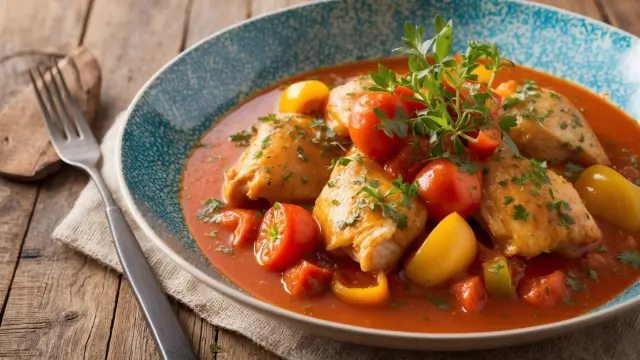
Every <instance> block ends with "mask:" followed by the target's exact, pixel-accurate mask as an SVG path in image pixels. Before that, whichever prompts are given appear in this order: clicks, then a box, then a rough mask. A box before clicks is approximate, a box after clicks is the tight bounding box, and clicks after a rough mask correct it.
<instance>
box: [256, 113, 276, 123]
mask: <svg viewBox="0 0 640 360" xmlns="http://www.w3.org/2000/svg"><path fill="white" fill-rule="evenodd" d="M258 120H260V121H262V122H271V121H276V120H277V117H276V114H274V113H271V114H269V115H266V116H260V117H259V118H258Z"/></svg>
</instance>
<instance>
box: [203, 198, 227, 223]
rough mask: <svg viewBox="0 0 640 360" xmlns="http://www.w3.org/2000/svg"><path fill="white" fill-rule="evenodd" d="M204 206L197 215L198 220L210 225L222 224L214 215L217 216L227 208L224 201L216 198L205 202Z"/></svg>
mask: <svg viewBox="0 0 640 360" xmlns="http://www.w3.org/2000/svg"><path fill="white" fill-rule="evenodd" d="M202 205H203V207H202V208H201V209H200V210H198V212H197V213H196V216H197V217H198V220H200V221H203V222H208V223H212V222H220V221H219V218H218V217H216V216H214V215H216V214H215V212H216V211H218V210H220V209H222V208H224V207H225V205H226V204H225V203H224V201H220V200H218V199H215V198H209V199H207V200H205V201H203V202H202Z"/></svg>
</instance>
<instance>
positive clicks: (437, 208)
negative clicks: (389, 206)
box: [415, 159, 482, 220]
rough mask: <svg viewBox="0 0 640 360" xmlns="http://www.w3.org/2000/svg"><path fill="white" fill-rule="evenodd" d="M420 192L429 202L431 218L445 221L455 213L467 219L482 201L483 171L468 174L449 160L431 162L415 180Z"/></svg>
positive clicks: (428, 208)
mask: <svg viewBox="0 0 640 360" xmlns="http://www.w3.org/2000/svg"><path fill="white" fill-rule="evenodd" d="M415 183H416V186H417V187H418V195H419V196H420V198H422V200H424V201H425V202H426V205H427V211H428V214H429V218H430V219H434V220H442V219H444V218H445V217H446V216H447V215H449V214H451V213H452V212H457V213H458V214H459V215H460V216H462V217H464V218H467V217H469V216H471V215H473V213H474V212H475V211H476V210H477V209H478V207H479V206H480V201H481V200H482V172H481V171H476V173H475V174H469V173H468V172H465V171H462V170H461V169H460V167H459V166H458V165H455V164H454V163H452V162H451V161H450V160H446V159H437V160H434V161H432V162H430V163H428V164H427V165H426V166H425V167H424V168H423V169H422V170H421V171H420V173H419V174H418V176H417V177H416V180H415Z"/></svg>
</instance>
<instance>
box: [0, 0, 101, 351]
mask: <svg viewBox="0 0 640 360" xmlns="http://www.w3.org/2000/svg"><path fill="white" fill-rule="evenodd" d="M88 4H89V1H88V0H74V1H67V0H52V1H47V2H44V3H43V2H41V1H39V0H9V1H3V2H0V19H2V21H1V22H0V57H6V56H8V55H10V54H12V53H15V52H17V51H24V50H29V49H40V50H44V51H48V52H68V51H70V50H71V49H73V48H74V47H75V46H76V44H77V43H78V40H79V39H80V36H81V33H82V27H83V19H84V15H85V13H86V12H87V9H88V6H89V5H88ZM34 24H37V26H34ZM52 34H55V36H52ZM33 64H34V59H29V60H24V59H12V60H9V61H7V62H5V63H4V64H2V65H0V78H2V79H3V80H4V82H3V86H2V87H0V108H1V107H3V106H4V104H6V103H8V102H9V99H10V98H11V97H13V96H14V95H15V94H16V93H18V92H19V91H21V90H22V88H23V85H24V84H25V83H26V81H27V80H26V78H25V77H24V76H22V75H24V72H25V71H26V69H28V67H29V66H31V65H33ZM0 135H1V134H0ZM0 140H1V139H0ZM37 194H38V189H37V186H36V185H20V184H17V183H10V182H7V181H4V180H2V181H0V204H2V205H1V206H0V229H1V230H0V317H2V324H3V325H5V326H4V327H0V334H2V335H0V357H5V356H7V357H11V358H16V357H18V356H19V354H21V353H25V352H31V353H43V352H44V351H43V350H42V348H39V347H38V346H37V343H38V342H39V338H40V334H41V333H42V330H43V329H46V328H47V327H52V328H59V324H62V323H67V324H69V325H66V327H67V328H77V327H79V326H80V327H82V325H84V324H94V323H95V321H94V320H93V319H95V316H96V315H97V314H99V312H98V311H95V309H89V311H87V310H86V309H84V308H82V307H77V308H76V309H74V311H76V312H68V313H64V310H61V309H60V308H57V307H54V306H51V304H50V303H49V302H42V301H41V302H40V303H39V304H35V303H34V302H36V301H38V300H43V299H42V297H41V296H39V295H41V294H42V293H44V292H45V291H49V292H51V291H52V289H51V288H49V289H46V288H42V287H41V286H40V287H39V285H38V284H42V282H43V277H42V276H38V275H39V273H38V272H37V271H31V272H27V273H25V272H24V270H25V268H24V266H19V267H18V269H17V270H16V264H17V261H18V255H19V254H20V249H21V246H22V244H23V240H24V239H25V234H26V233H27V224H29V221H30V219H31V214H32V211H33V208H34V205H35V202H36V198H37ZM43 194H44V196H45V198H47V195H48V194H50V193H48V192H47V191H44V192H43ZM49 200H51V199H50V196H49ZM62 200H64V198H63V199H62ZM64 208H65V207H64V206H61V207H58V210H60V212H57V211H54V212H52V213H51V214H62V212H64V211H65V209H64ZM48 210H49V211H51V210H52V209H51V208H49V209H48ZM58 218H59V217H58ZM41 219H42V216H35V215H34V217H33V221H31V225H32V226H31V227H30V228H29V235H28V236H27V239H26V241H25V245H24V247H25V248H24V249H23V251H22V258H21V259H20V263H21V264H23V263H24V261H25V259H30V260H29V261H32V260H31V259H33V258H34V257H37V256H35V255H34V254H38V253H39V251H38V250H39V249H41V248H44V247H45V243H48V242H49V241H50V240H49V234H50V230H51V228H52V225H51V224H50V223H45V222H43V221H41ZM32 229H35V230H32ZM35 234H38V235H39V239H38V238H37V236H36V235H35ZM34 250H35V251H34ZM42 260H45V261H44V262H43V261H42ZM46 260H48V258H46V257H44V258H42V259H41V260H33V261H34V262H37V263H39V264H40V265H43V264H46ZM14 274H15V278H14ZM49 274H50V272H49ZM25 275H29V276H31V277H32V278H31V279H30V281H29V282H28V283H27V282H25V281H24V278H25ZM44 279H46V277H44ZM12 280H13V283H12V284H11V285H10V284H9V283H10V281H12ZM89 285H91V284H89ZM25 286H31V288H32V289H35V290H34V291H27V294H25V289H26V287H25ZM98 286H101V285H100V284H99V285H98ZM69 289H70V287H67V288H66V289H65V291H67V292H68V290H69ZM39 290H43V291H39ZM9 291H10V292H9ZM7 296H8V297H7ZM32 305H34V306H32ZM36 305H37V306H36ZM43 308H47V309H48V310H50V311H47V317H46V318H43V317H41V316H38V311H39V310H41V309H43ZM34 310H35V311H34ZM56 310H60V311H57V312H56ZM52 316H53V317H55V316H61V318H60V319H63V320H62V322H56V323H54V322H52V321H51V320H52V319H53V320H57V318H52ZM73 317H75V319H72V318H73ZM92 318H93V319H92ZM47 320H49V321H47ZM100 325H101V323H99V324H98V327H97V328H96V330H99V328H101V326H100ZM102 328H104V329H106V330H108V328H109V324H108V323H107V324H106V326H105V327H102ZM54 332H55V330H54ZM96 333H97V332H96V331H90V329H88V328H84V329H82V331H81V332H80V335H79V336H78V337H77V341H80V343H79V344H77V345H76V346H75V348H76V349H83V348H85V346H83V343H82V342H83V341H84V344H86V345H91V344H93V342H95V340H96V337H95V335H96ZM54 336H55V335H54ZM60 339H62V340H67V339H66V338H65V337H61V338H60ZM60 339H56V341H58V340H60ZM27 343H29V344H27ZM34 343H35V344H34ZM63 343H64V341H63ZM68 343H69V342H67V344H68ZM30 344H33V345H34V346H30ZM105 345H106V344H105Z"/></svg>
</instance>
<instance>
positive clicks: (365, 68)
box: [180, 59, 640, 333]
mask: <svg viewBox="0 0 640 360" xmlns="http://www.w3.org/2000/svg"><path fill="white" fill-rule="evenodd" d="M378 62H382V63H384V64H386V65H387V66H389V67H390V68H392V69H394V70H395V71H396V72H399V73H404V72H406V71H407V70H408V69H407V68H406V60H405V59H388V60H382V61H378V60H376V61H367V62H360V63H356V64H350V65H345V66H339V67H332V68H326V69H320V70H318V71H315V72H313V73H309V74H305V75H302V76H299V77H296V78H292V79H288V80H287V81H286V82H283V83H281V84H279V85H278V86H277V87H274V88H271V89H268V90H266V91H264V92H262V93H261V94H259V95H257V96H255V97H254V98H252V99H250V100H249V101H247V102H245V103H244V104H242V105H240V106H239V107H237V108H236V109H235V110H233V111H231V112H230V113H229V114H228V115H226V117H225V118H224V119H221V120H220V121H217V122H216V123H215V125H214V127H213V128H212V129H211V130H209V131H208V132H207V133H206V134H205V135H204V137H203V138H202V140H201V146H199V147H198V148H197V149H195V150H194V152H193V154H192V155H191V156H190V158H189V159H188V161H187V164H186V168H185V172H184V175H183V184H182V191H181V193H180V200H181V203H182V207H183V212H184V217H185V219H186V222H187V225H188V227H189V229H190V230H191V234H192V235H193V237H194V238H195V239H196V242H197V243H198V246H199V247H200V248H201V249H202V251H203V253H204V254H205V255H206V256H207V257H208V258H209V259H210V260H211V262H212V263H213V264H214V265H215V266H216V267H217V268H218V269H219V270H220V271H221V272H222V273H224V274H225V275H226V276H227V277H228V278H229V279H230V280H231V281H233V282H234V283H236V284H237V285H238V286H240V287H241V288H243V289H244V290H246V291H248V292H249V293H251V294H252V295H253V296H255V297H256V298H259V299H261V300H264V301H267V302H269V303H272V304H275V305H277V306H279V307H282V308H285V309H288V310H291V311H295V312H299V313H303V314H306V315H310V316H314V317H317V318H321V319H326V320H331V321H336V322H340V323H346V324H351V325H358V326H364V327H372V328H381V329H388V330H400V331H413V332H440V333H444V332H477V331H492V330H504V329H512V328H520V327H526V326H533V325H540V324H544V323H549V322H554V321H558V320H563V319H567V318H570V317H574V316H576V315H579V314H583V313H585V312H588V311H590V310H592V309H594V308H597V307H599V306H600V305H602V304H604V303H606V302H607V301H609V300H611V299H612V298H613V297H615V296H616V295H617V294H618V293H620V292H622V291H623V290H624V289H625V288H626V287H628V286H630V285H631V284H633V283H634V282H635V281H636V280H637V278H638V272H637V271H636V270H634V269H633V268H632V267H630V266H629V265H622V264H620V263H619V262H618V261H617V260H615V255H617V254H619V253H620V252H623V251H625V250H629V249H630V248H637V246H638V245H637V243H636V242H635V239H640V237H639V236H640V234H630V233H626V232H623V231H621V230H618V229H616V228H615V227H613V226H612V225H609V224H606V223H603V222H598V225H599V226H600V228H601V230H602V231H603V238H604V244H605V245H606V246H607V247H608V251H607V252H606V253H601V255H603V256H605V257H609V258H612V263H614V264H615V267H608V268H604V269H602V270H599V271H598V281H595V280H594V279H591V278H589V277H587V275H586V272H585V271H584V268H583V267H581V261H580V259H568V258H565V257H562V256H558V255H541V256H538V257H536V258H534V259H531V260H524V263H525V265H526V275H527V276H538V275H546V274H549V273H551V272H552V271H553V270H561V271H563V272H564V273H565V274H566V273H567V272H568V271H570V270H571V271H572V272H573V273H575V274H577V276H576V279H577V280H578V281H580V282H581V283H583V284H586V285H587V286H588V289H587V290H581V291H579V292H573V293H572V299H573V303H572V304H565V303H560V304H557V305H556V306H554V307H552V308H543V309H540V308H534V307H531V306H528V305H526V304H525V303H524V302H522V301H520V300H513V301H509V300H501V299H495V298H490V299H489V301H488V302H487V306H486V307H485V308H484V310H483V311H482V312H480V313H478V314H468V313H464V312H462V311H461V310H460V309H459V308H458V307H457V305H456V303H455V300H454V299H453V297H452V296H451V295H450V294H449V292H448V289H447V288H446V287H445V288H442V289H434V290H431V289H430V290H428V291H427V290H424V289H420V288H418V287H416V286H412V285H410V284H409V283H407V282H405V281H403V280H402V279H401V275H400V274H398V273H397V272H394V273H392V274H390V276H389V281H390V288H391V292H392V299H391V301H390V303H389V305H388V306H381V307H375V308H362V307H355V306H350V305H347V304H344V303H342V302H340V301H339V300H337V299H336V298H335V297H333V296H332V295H331V294H330V293H328V294H326V295H325V296H323V297H320V298H313V299H306V300H300V299H296V298H293V297H291V296H290V295H289V294H287V293H286V292H285V291H284V290H283V287H282V285H281V283H280V281H281V274H280V273H271V272H268V271H266V270H265V269H263V268H261V267H260V266H259V265H258V264H257V262H256V260H255V257H254V254H253V247H251V246H249V247H246V248H243V249H234V251H233V254H226V253H224V252H220V251H216V248H218V246H221V245H223V246H228V239H229V237H230V234H229V232H226V231H225V230H224V229H220V228H219V226H218V225H216V224H205V223H202V222H200V221H199V220H198V219H197V217H196V215H195V214H196V212H197V210H198V209H200V208H201V206H202V205H201V201H202V200H204V199H207V198H211V197H215V198H220V199H221V198H223V196H222V184H223V182H224V169H225V168H230V167H232V166H233V165H234V164H235V162H236V161H237V160H238V158H239V157H240V154H241V153H242V151H243V150H244V148H243V147H236V146H235V144H234V143H232V142H229V141H228V140H227V139H228V137H229V135H230V134H233V133H236V132H238V131H241V130H243V129H246V128H248V127H249V126H251V125H252V124H255V123H256V121H257V118H258V117H259V116H264V115H266V114H269V113H273V112H276V111H277V105H278V101H279V98H280V94H281V92H282V90H283V88H284V87H285V86H286V85H287V84H288V83H291V82H293V81H298V80H303V79H308V78H318V79H320V80H322V81H324V82H325V83H327V84H332V83H336V84H340V83H342V82H344V81H346V79H349V78H351V77H355V76H359V75H362V74H367V73H368V72H369V71H373V70H375V69H376V67H377V64H378ZM510 79H515V80H522V79H530V80H535V81H536V82H537V83H538V85H540V86H541V87H547V88H550V89H552V90H554V91H556V92H558V93H560V94H563V95H565V96H567V97H568V98H569V99H570V100H571V101H572V102H573V103H574V104H575V105H576V107H578V108H581V111H583V113H584V116H585V119H586V120H587V122H588V123H589V125H590V126H591V127H592V129H593V130H594V132H595V134H596V135H597V137H598V139H599V140H600V142H601V143H602V145H603V147H604V148H605V151H606V152H607V154H608V155H609V157H610V159H611V161H612V163H613V165H614V167H615V168H616V169H618V170H619V171H621V172H622V173H623V174H624V175H625V176H627V177H629V178H631V180H636V177H640V174H639V173H638V171H637V170H636V169H634V168H632V167H631V166H629V163H630V158H631V156H633V154H640V142H638V141H637V139H639V138H640V128H639V127H638V125H637V124H636V122H635V121H634V120H633V119H631V118H630V117H629V116H627V115H626V114H624V113H623V112H622V111H621V110H619V109H618V108H616V107H615V106H613V105H611V104H610V103H608V102H607V101H605V100H603V99H602V98H601V97H599V96H597V95H595V94H592V93H590V92H589V91H587V90H585V89H583V88H581V87H578V86H576V85H573V84H571V83H568V82H566V81H564V80H561V79H559V78H555V77H552V76H550V75H547V74H544V73H540V72H537V71H535V70H532V69H528V68H525V67H520V66H519V67H516V68H512V69H508V70H505V71H503V72H501V73H500V74H499V76H498V78H497V80H496V83H498V84H499V83H501V82H503V81H506V80H510ZM212 231H218V233H217V237H215V238H213V237H210V236H208V235H207V234H209V233H211V232H212ZM476 236H477V237H478V239H479V240H481V241H486V239H487V235H486V234H484V233H483V232H482V231H481V230H477V231H476ZM485 243H487V242H485ZM319 261H333V260H327V259H325V258H324V257H323V259H320V260H319ZM341 261H343V263H342V264H340V266H341V268H342V267H345V266H353V267H354V268H356V264H355V263H354V262H352V261H350V260H349V261H348V262H344V260H341ZM468 271H469V273H472V274H480V267H479V265H478V264H474V265H473V266H472V267H471V268H470V269H469V270H468ZM366 280H367V279H355V281H357V282H362V281H365V282H366Z"/></svg>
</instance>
